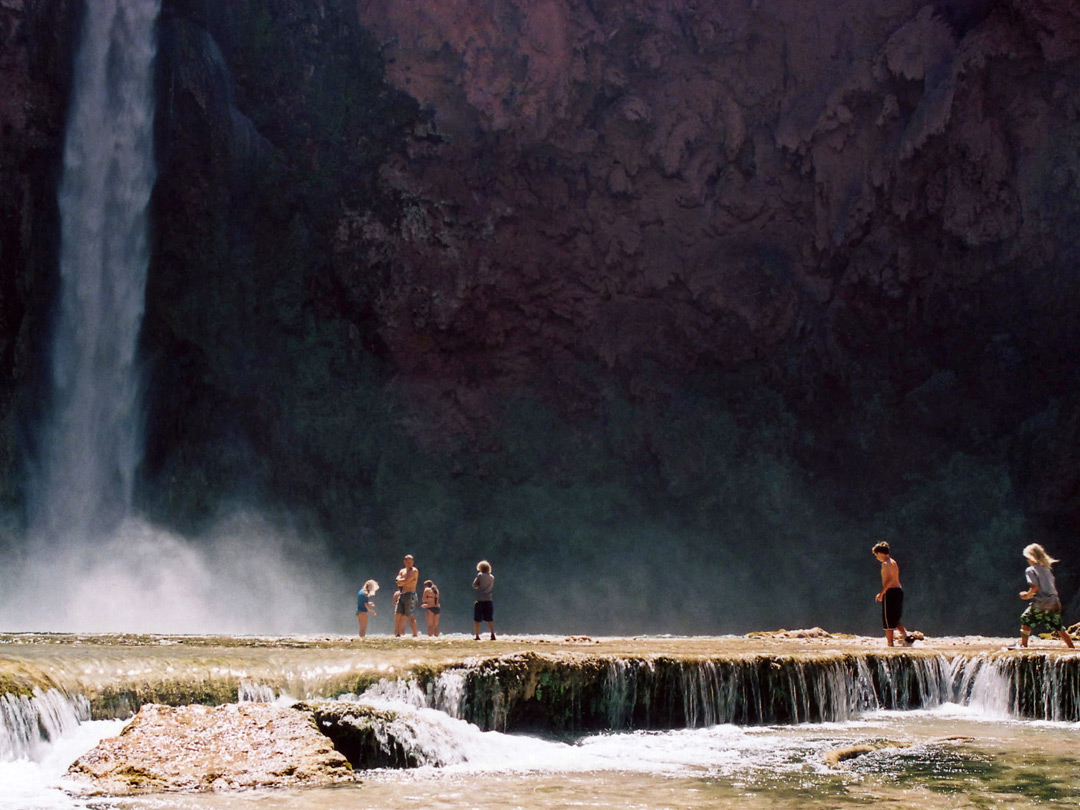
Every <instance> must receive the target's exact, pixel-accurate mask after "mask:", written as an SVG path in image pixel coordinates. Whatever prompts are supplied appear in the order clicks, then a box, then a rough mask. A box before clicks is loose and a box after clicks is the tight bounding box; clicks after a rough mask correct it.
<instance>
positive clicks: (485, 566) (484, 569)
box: [476, 560, 491, 574]
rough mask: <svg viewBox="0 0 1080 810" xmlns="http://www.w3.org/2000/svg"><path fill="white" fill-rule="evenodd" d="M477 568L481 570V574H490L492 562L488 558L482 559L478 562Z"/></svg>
mask: <svg viewBox="0 0 1080 810" xmlns="http://www.w3.org/2000/svg"><path fill="white" fill-rule="evenodd" d="M476 570H477V571H479V572H480V573H481V574H490V573H491V563H489V562H488V561H487V560H481V561H480V562H478V563H477V564H476Z"/></svg>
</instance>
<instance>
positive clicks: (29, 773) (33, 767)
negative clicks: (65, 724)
mask: <svg viewBox="0 0 1080 810" xmlns="http://www.w3.org/2000/svg"><path fill="white" fill-rule="evenodd" d="M125 722H126V721H124V720H94V721H90V722H86V723H82V724H80V725H78V726H77V727H75V728H73V729H71V730H69V731H67V732H65V733H64V734H63V736H61V737H59V738H58V739H57V740H55V741H54V742H53V743H52V744H51V745H48V746H42V747H41V749H40V750H39V754H38V758H37V759H30V758H29V757H20V758H19V759H15V760H12V761H8V762H0V810H82V808H86V807H87V806H88V805H87V803H86V801H85V800H83V799H79V798H76V797H74V796H72V795H71V794H69V793H67V792H66V791H65V790H64V788H63V786H64V775H65V773H66V772H67V769H68V767H69V766H70V765H71V763H72V762H74V761H75V760H76V759H78V758H79V757H80V756H82V755H83V754H85V753H86V752H87V751H89V750H90V749H91V748H93V747H94V746H95V745H97V744H98V743H99V742H100V741H101V740H103V739H105V738H106V737H115V736H116V735H117V734H119V733H120V729H122V728H123V727H124V723H125Z"/></svg>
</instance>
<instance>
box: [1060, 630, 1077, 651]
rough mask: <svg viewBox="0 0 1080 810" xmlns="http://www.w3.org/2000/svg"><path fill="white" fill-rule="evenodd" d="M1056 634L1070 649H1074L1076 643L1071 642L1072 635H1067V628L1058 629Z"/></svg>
mask: <svg viewBox="0 0 1080 810" xmlns="http://www.w3.org/2000/svg"><path fill="white" fill-rule="evenodd" d="M1057 634H1058V636H1059V637H1060V638H1061V640H1062V641H1064V642H1065V643H1066V644H1067V645H1068V646H1069V649H1070V650H1075V649H1076V645H1074V644H1073V640H1072V636H1070V635H1069V631H1068V630H1058V631H1057Z"/></svg>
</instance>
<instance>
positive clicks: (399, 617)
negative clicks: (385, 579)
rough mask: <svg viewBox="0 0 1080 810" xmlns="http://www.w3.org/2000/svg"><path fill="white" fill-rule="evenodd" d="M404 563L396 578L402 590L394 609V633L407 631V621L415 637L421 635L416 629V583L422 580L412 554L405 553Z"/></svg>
mask: <svg viewBox="0 0 1080 810" xmlns="http://www.w3.org/2000/svg"><path fill="white" fill-rule="evenodd" d="M404 565H405V567H404V568H402V569H401V570H400V571H398V575H397V579H395V580H394V581H395V582H396V583H397V586H398V590H399V591H401V598H400V599H398V603H397V607H396V608H395V609H394V635H395V636H400V635H401V634H402V633H404V632H405V622H406V621H407V622H408V623H409V625H410V626H411V627H412V634H413V637H414V638H415V637H416V636H418V635H419V633H418V632H417V630H416V583H417V582H419V581H420V569H418V568H415V567H413V556H412V554H406V555H405V560H404Z"/></svg>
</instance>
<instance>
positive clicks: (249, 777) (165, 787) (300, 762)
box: [69, 703, 356, 796]
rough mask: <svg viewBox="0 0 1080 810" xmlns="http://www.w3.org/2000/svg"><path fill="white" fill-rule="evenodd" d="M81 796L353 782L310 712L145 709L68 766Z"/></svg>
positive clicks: (258, 707) (245, 707) (242, 707)
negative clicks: (117, 731) (81, 791)
mask: <svg viewBox="0 0 1080 810" xmlns="http://www.w3.org/2000/svg"><path fill="white" fill-rule="evenodd" d="M69 774H70V775H71V776H72V777H73V778H74V780H75V782H76V784H78V785H79V786H80V787H81V789H82V790H83V791H84V792H87V793H93V794H106V795H114V796H123V795H131V794H138V793H157V792H171V791H185V792H198V791H221V790H236V789H242V788H265V787H288V786H296V785H310V786H313V785H332V784H337V783H342V782H352V781H355V780H356V774H355V773H354V771H353V769H352V768H351V767H350V765H349V762H348V760H347V759H346V758H345V757H344V756H343V755H342V754H341V753H339V752H338V751H336V750H335V749H334V746H333V744H332V742H331V741H330V739H329V738H327V737H326V736H324V735H323V734H321V733H320V732H319V730H318V728H317V727H316V725H315V723H314V721H313V719H312V715H311V713H310V712H307V711H301V710H299V709H295V708H289V707H286V706H279V705H271V704H255V703H252V704H239V705H237V704H231V705H226V706H218V707H215V708H208V707H206V706H183V707H178V708H174V707H169V706H159V705H147V706H143V707H142V709H140V710H139V713H138V714H137V715H135V717H134V718H133V719H132V721H131V722H130V723H129V724H128V725H127V726H125V727H124V730H123V731H122V732H121V733H120V735H119V736H118V737H113V738H110V739H107V740H103V741H102V742H101V743H99V744H98V745H97V746H96V747H95V748H94V749H92V750H91V751H90V752H88V753H87V754H84V755H83V756H82V757H80V758H79V759H78V760H76V761H75V763H74V764H73V765H72V766H71V768H70V769H69Z"/></svg>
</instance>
